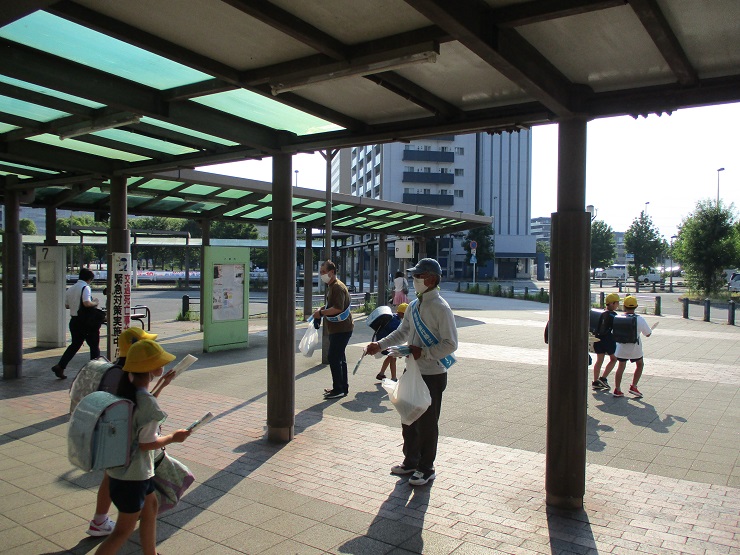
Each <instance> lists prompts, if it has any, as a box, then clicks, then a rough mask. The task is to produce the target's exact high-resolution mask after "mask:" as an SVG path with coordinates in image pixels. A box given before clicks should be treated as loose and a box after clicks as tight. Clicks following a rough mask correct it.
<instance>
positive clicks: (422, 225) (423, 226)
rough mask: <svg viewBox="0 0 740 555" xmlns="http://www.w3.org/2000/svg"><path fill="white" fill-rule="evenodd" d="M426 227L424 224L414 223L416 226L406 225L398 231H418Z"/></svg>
mask: <svg viewBox="0 0 740 555" xmlns="http://www.w3.org/2000/svg"><path fill="white" fill-rule="evenodd" d="M425 227H426V226H425V225H424V224H419V225H414V226H411V227H405V228H403V229H399V230H398V231H399V232H400V233H406V232H410V231H418V230H420V229H424V228H425Z"/></svg>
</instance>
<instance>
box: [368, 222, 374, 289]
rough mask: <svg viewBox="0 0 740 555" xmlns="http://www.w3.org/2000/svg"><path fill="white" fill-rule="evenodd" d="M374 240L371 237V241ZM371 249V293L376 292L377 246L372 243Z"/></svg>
mask: <svg viewBox="0 0 740 555" xmlns="http://www.w3.org/2000/svg"><path fill="white" fill-rule="evenodd" d="M372 240H373V236H372V235H371V236H370V241H372ZM368 247H369V248H370V293H373V292H375V245H373V244H372V243H371V244H369V245H368Z"/></svg>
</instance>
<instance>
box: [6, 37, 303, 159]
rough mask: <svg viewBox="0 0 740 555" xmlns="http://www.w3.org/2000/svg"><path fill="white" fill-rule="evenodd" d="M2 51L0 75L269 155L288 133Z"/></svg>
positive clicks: (97, 74)
mask: <svg viewBox="0 0 740 555" xmlns="http://www.w3.org/2000/svg"><path fill="white" fill-rule="evenodd" d="M0 48H1V49H2V52H3V56H0V72H2V73H3V74H5V75H8V76H12V77H14V78H16V79H21V80H23V81H28V82H30V83H36V84H39V85H43V86H45V87H49V88H51V89H54V90H57V91H61V92H66V93H68V94H72V95H75V96H79V97H81V98H88V99H90V100H94V101H96V102H100V103H102V104H107V105H110V106H113V107H115V108H117V109H122V110H128V111H131V112H133V113H136V114H140V115H147V116H151V117H154V118H157V119H161V120H164V121H169V122H172V123H175V124H177V125H181V126H183V127H186V128H190V129H194V130H197V131H201V132H203V133H208V134H210V135H214V136H216V137H224V138H227V139H229V140H232V141H235V142H239V143H242V144H246V145H249V146H254V147H257V148H261V149H264V150H266V151H272V152H275V151H277V149H278V145H279V140H278V137H279V136H280V135H286V134H287V133H286V132H280V133H276V132H275V131H273V130H272V129H270V128H268V127H265V126H263V125H259V124H256V123H253V122H250V121H248V120H244V119H241V118H236V117H233V116H229V115H227V114H224V113H223V112H219V111H218V110H212V109H210V108H207V107H205V106H200V105H198V104H194V103H191V102H177V103H174V104H168V103H167V102H166V101H164V100H163V98H162V96H161V94H160V93H159V91H156V90H154V89H151V88H149V87H145V86H143V85H139V84H137V83H133V82H131V81H128V80H126V79H122V78H120V77H116V76H115V75H111V74H108V73H105V72H102V71H98V70H95V69H91V68H87V67H85V66H82V65H80V64H77V63H74V62H70V61H68V60H64V59H62V58H58V57H55V56H51V55H49V54H45V53H43V52H40V51H37V50H34V49H31V48H27V47H24V46H21V45H18V44H17V43H14V42H11V41H7V40H3V39H0ZM287 135H290V134H287Z"/></svg>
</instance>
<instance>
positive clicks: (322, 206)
mask: <svg viewBox="0 0 740 555" xmlns="http://www.w3.org/2000/svg"><path fill="white" fill-rule="evenodd" d="M303 208H306V209H310V210H326V203H325V202H323V201H319V200H316V201H314V202H312V203H310V204H307V205H305V206H304V207H303Z"/></svg>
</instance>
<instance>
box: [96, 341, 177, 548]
mask: <svg viewBox="0 0 740 555" xmlns="http://www.w3.org/2000/svg"><path fill="white" fill-rule="evenodd" d="M126 355H127V356H126V364H125V365H124V366H123V376H122V377H121V381H120V384H119V387H118V395H119V396H120V397H124V398H126V399H130V400H131V401H132V402H133V403H134V407H135V408H134V414H133V417H132V425H131V429H132V435H133V445H132V447H134V446H135V447H136V449H135V451H134V452H133V454H132V455H131V463H130V464H129V465H128V466H125V467H123V466H121V467H116V468H109V469H107V470H106V473H107V474H108V476H109V480H110V495H111V499H112V500H113V504H114V505H115V506H116V508H117V509H118V521H117V522H116V525H115V528H114V529H113V533H112V534H111V535H110V536H108V537H107V538H106V539H105V541H104V542H103V543H102V544H100V547H99V548H98V550H97V551H96V552H95V553H96V554H97V555H107V554H114V553H118V551H119V550H120V549H121V547H123V544H124V543H126V540H128V538H129V536H130V535H131V534H132V533H133V531H134V528H136V523H137V522H138V521H139V519H141V524H140V526H139V534H140V537H141V548H142V551H143V552H144V553H155V552H156V547H157V510H158V508H157V497H156V496H155V494H154V482H153V481H152V477H153V476H154V455H155V453H156V451H159V450H161V449H162V448H163V447H165V446H166V445H169V444H170V443H182V442H183V441H185V439H186V438H187V437H188V436H189V435H190V432H189V431H188V430H177V431H175V432H173V433H171V434H168V435H165V436H160V435H159V426H160V424H162V423H163V422H164V421H165V419H166V418H167V414H165V413H164V412H163V411H162V409H160V408H159V404H158V403H157V400H156V399H155V398H154V396H153V395H152V394H151V393H150V392H149V384H150V383H151V382H152V380H153V379H154V378H155V377H158V376H161V375H162V372H163V371H164V366H165V364H168V363H170V362H172V361H173V360H174V359H175V356H174V355H171V354H170V353H168V352H167V351H165V350H164V349H163V348H162V347H161V346H160V345H158V344H157V343H155V342H154V341H152V340H151V339H142V340H140V341H137V342H135V343H134V344H133V345H131V348H130V349H129V350H128V352H127V353H126Z"/></svg>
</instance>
